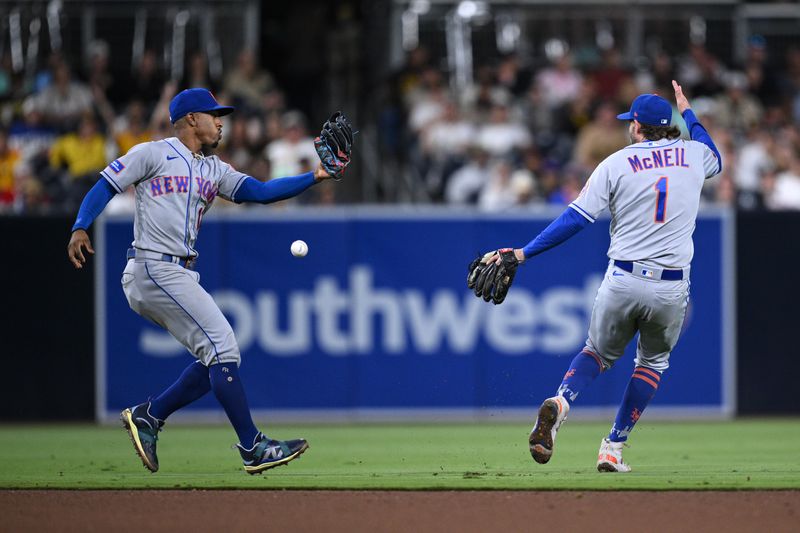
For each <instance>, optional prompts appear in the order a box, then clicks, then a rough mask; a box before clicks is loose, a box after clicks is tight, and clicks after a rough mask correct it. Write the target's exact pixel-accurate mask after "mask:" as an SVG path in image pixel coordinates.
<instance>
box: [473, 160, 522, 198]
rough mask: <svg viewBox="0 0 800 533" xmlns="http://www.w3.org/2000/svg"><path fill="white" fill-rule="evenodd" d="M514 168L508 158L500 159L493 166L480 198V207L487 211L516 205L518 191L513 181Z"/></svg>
mask: <svg viewBox="0 0 800 533" xmlns="http://www.w3.org/2000/svg"><path fill="white" fill-rule="evenodd" d="M512 170H513V166H512V164H511V162H510V161H509V160H507V159H499V160H497V161H496V162H495V164H494V165H492V166H491V168H490V169H489V175H488V179H487V181H486V185H485V186H484V187H483V189H481V193H480V196H479V198H478V207H480V208H481V209H483V210H486V211H501V210H503V209H508V208H509V207H513V206H514V205H516V203H517V191H515V190H514V187H513V185H512V183H511V172H512Z"/></svg>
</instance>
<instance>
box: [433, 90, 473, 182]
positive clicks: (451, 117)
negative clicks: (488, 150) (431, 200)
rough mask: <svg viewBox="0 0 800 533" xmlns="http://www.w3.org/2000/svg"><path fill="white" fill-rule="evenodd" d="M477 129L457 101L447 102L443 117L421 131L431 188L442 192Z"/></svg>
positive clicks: (464, 155) (464, 156) (461, 161)
mask: <svg viewBox="0 0 800 533" xmlns="http://www.w3.org/2000/svg"><path fill="white" fill-rule="evenodd" d="M476 133H477V129H476V128H475V126H474V125H473V124H472V123H471V122H469V121H467V120H464V118H463V117H462V116H461V112H460V110H459V109H458V105H457V104H456V103H455V102H452V101H449V102H447V103H446V104H445V109H444V114H443V115H442V117H441V120H438V121H436V122H434V123H433V124H431V125H430V126H429V127H428V128H427V129H425V130H424V131H423V132H422V151H423V154H425V157H426V158H427V159H428V161H429V165H428V168H429V170H428V176H427V179H426V181H427V182H428V186H429V188H430V189H431V190H433V191H436V194H437V195H440V194H441V191H443V188H444V186H445V183H446V182H447V179H448V178H449V176H450V175H451V174H452V173H453V171H455V170H456V169H457V168H458V167H460V166H461V165H463V164H464V160H465V158H466V153H467V148H468V147H469V145H470V143H471V142H472V141H473V140H474V139H475V134H476Z"/></svg>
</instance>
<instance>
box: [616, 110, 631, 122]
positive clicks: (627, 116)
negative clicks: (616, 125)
mask: <svg viewBox="0 0 800 533" xmlns="http://www.w3.org/2000/svg"><path fill="white" fill-rule="evenodd" d="M617 118H618V119H620V120H633V116H631V112H630V111H628V112H627V113H622V114H620V115H617Z"/></svg>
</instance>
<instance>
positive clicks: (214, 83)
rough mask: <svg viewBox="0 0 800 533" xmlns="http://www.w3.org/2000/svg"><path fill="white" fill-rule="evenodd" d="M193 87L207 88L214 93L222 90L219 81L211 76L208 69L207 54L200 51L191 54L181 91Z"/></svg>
mask: <svg viewBox="0 0 800 533" xmlns="http://www.w3.org/2000/svg"><path fill="white" fill-rule="evenodd" d="M192 87H206V88H207V89H208V90H210V91H211V92H212V93H216V92H218V91H219V88H220V85H219V83H218V80H216V79H214V78H213V77H212V76H211V72H210V70H209V68H208V57H207V56H206V54H205V52H202V51H200V50H195V51H194V52H192V53H191V54H189V60H188V61H187V62H186V71H185V72H184V74H183V81H182V82H181V89H190V88H192Z"/></svg>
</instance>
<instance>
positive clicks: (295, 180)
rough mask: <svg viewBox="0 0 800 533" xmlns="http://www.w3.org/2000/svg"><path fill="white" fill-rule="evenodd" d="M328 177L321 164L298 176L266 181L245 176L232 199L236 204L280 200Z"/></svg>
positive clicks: (292, 195) (267, 202) (266, 202)
mask: <svg viewBox="0 0 800 533" xmlns="http://www.w3.org/2000/svg"><path fill="white" fill-rule="evenodd" d="M328 178H330V175H329V174H328V173H327V172H326V171H325V169H324V168H323V167H322V165H320V166H318V167H317V168H316V170H314V172H306V173H305V174H300V175H299V176H287V177H285V178H275V179H272V180H269V181H266V182H264V181H258V180H257V179H255V178H252V177H250V176H247V177H246V178H244V181H242V184H241V185H240V186H239V188H238V189H237V190H236V192H235V193H234V195H233V201H234V202H236V203H237V204H240V203H242V202H255V203H259V204H271V203H273V202H280V201H281V200H286V199H288V198H292V197H294V196H297V195H298V194H300V193H302V192H303V191H305V190H306V189H308V188H309V187H311V186H312V185H314V184H315V183H319V182H320V181H323V180H326V179H328Z"/></svg>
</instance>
